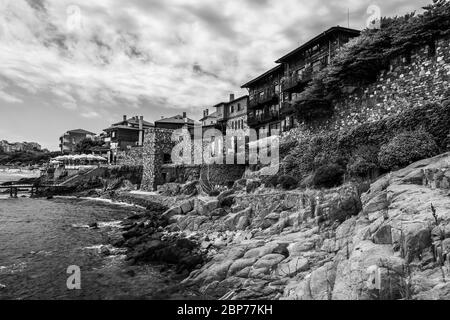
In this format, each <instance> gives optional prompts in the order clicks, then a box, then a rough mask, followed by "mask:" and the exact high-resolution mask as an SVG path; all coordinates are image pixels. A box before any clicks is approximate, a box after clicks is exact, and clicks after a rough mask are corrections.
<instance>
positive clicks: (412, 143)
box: [378, 131, 438, 170]
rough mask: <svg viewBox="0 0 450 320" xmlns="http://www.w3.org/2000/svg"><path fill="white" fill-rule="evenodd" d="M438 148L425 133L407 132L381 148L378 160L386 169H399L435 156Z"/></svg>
mask: <svg viewBox="0 0 450 320" xmlns="http://www.w3.org/2000/svg"><path fill="white" fill-rule="evenodd" d="M437 153H438V146H437V144H436V141H435V140H434V137H433V136H432V135H431V134H429V133H427V132H424V131H405V132H402V133H400V134H398V135H396V136H395V137H394V138H393V139H392V140H391V141H389V143H387V144H385V145H383V146H382V147H381V150H380V153H379V155H378V159H379V161H380V165H381V167H382V168H384V169H390V170H392V169H397V168H401V167H404V166H407V165H409V164H411V163H413V162H415V161H418V160H422V159H425V158H429V157H432V156H435V155H436V154H437Z"/></svg>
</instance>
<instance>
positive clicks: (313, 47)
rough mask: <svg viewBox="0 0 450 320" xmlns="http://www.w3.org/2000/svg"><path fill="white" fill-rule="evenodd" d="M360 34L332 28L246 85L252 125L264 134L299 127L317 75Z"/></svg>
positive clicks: (249, 120) (250, 123)
mask: <svg viewBox="0 0 450 320" xmlns="http://www.w3.org/2000/svg"><path fill="white" fill-rule="evenodd" d="M359 34H360V31H358V30H354V29H349V28H343V27H339V26H338V27H332V28H330V29H328V30H327V31H325V32H323V33H321V34H320V35H318V36H316V37H315V38H313V39H311V40H310V41H308V42H306V43H305V44H303V45H302V46H300V47H298V48H297V49H295V50H293V51H291V52H289V53H288V54H286V55H284V56H283V57H281V58H280V59H278V60H277V61H276V63H278V65H277V66H276V67H274V68H272V69H271V70H269V71H267V72H265V73H264V74H262V75H260V76H259V77H257V78H255V79H253V80H251V81H250V82H248V83H246V84H244V85H243V86H242V88H247V89H248V90H249V95H250V99H249V107H248V124H249V126H250V127H251V128H254V129H256V130H257V132H258V134H259V135H261V133H262V132H263V131H265V134H267V135H273V134H277V133H279V132H283V131H288V130H290V129H291V128H293V127H294V126H295V125H296V121H295V107H296V103H297V102H298V100H299V98H300V95H301V93H302V92H303V91H304V89H305V88H306V86H307V84H308V83H309V82H310V81H311V79H312V77H313V75H314V73H317V72H319V71H320V70H322V69H323V68H325V67H326V66H327V65H328V64H329V63H330V61H331V59H332V58H333V57H334V56H335V55H336V53H337V51H338V49H339V48H340V47H342V46H343V45H344V44H345V43H347V42H348V41H349V40H350V39H351V38H353V37H356V36H358V35H359Z"/></svg>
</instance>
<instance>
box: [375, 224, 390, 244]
mask: <svg viewBox="0 0 450 320" xmlns="http://www.w3.org/2000/svg"><path fill="white" fill-rule="evenodd" d="M391 229H392V227H391V226H390V225H383V226H381V227H380V228H379V229H378V230H377V231H376V233H375V234H374V235H373V242H374V243H376V244H392V232H391Z"/></svg>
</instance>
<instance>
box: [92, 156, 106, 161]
mask: <svg viewBox="0 0 450 320" xmlns="http://www.w3.org/2000/svg"><path fill="white" fill-rule="evenodd" d="M95 158H96V159H97V160H98V161H108V160H107V159H106V158H103V157H100V156H96V157H95Z"/></svg>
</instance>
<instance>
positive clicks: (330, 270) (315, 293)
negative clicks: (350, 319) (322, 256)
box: [309, 262, 336, 300]
mask: <svg viewBox="0 0 450 320" xmlns="http://www.w3.org/2000/svg"><path fill="white" fill-rule="evenodd" d="M335 278H336V267H335V265H334V264H333V263H332V262H330V263H327V264H325V265H324V266H322V267H320V268H318V269H316V270H314V271H313V272H312V273H311V278H310V283H309V288H310V293H311V297H312V298H313V299H314V300H331V298H332V293H333V286H334V282H335Z"/></svg>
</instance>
